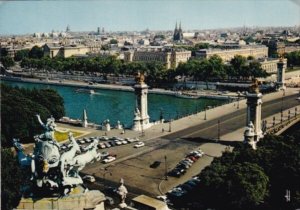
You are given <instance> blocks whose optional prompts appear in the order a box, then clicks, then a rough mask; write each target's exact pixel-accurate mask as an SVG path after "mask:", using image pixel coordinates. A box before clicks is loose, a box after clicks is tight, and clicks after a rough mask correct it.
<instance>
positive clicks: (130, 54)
mask: <svg viewBox="0 0 300 210" xmlns="http://www.w3.org/2000/svg"><path fill="white" fill-rule="evenodd" d="M191 55H192V53H191V51H187V50H174V49H163V48H153V49H151V48H148V49H137V50H134V51H127V52H124V61H125V62H132V61H145V62H147V61H159V62H162V63H164V64H165V66H166V68H167V69H170V68H176V67H177V66H178V64H179V63H185V62H187V61H188V60H189V59H190V57H191Z"/></svg>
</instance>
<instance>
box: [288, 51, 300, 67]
mask: <svg viewBox="0 0 300 210" xmlns="http://www.w3.org/2000/svg"><path fill="white" fill-rule="evenodd" d="M285 57H286V58H287V63H288V66H300V51H294V52H290V53H286V54H285Z"/></svg>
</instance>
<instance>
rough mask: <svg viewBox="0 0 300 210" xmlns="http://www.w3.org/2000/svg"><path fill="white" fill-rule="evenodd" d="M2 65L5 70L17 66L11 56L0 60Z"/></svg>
mask: <svg viewBox="0 0 300 210" xmlns="http://www.w3.org/2000/svg"><path fill="white" fill-rule="evenodd" d="M0 61H1V63H2V64H3V66H4V67H5V68H9V67H12V66H14V65H15V62H14V60H13V59H12V58H11V57H9V56H4V57H1V58H0Z"/></svg>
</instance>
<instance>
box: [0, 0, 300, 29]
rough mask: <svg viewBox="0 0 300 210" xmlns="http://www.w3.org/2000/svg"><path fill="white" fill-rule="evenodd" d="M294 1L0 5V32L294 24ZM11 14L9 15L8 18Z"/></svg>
mask: <svg viewBox="0 0 300 210" xmlns="http://www.w3.org/2000/svg"><path fill="white" fill-rule="evenodd" d="M299 5H300V4H299V1H291V0H282V1H279V0H275V1H270V0H263V1H250V0H242V1H236V0H230V1H225V0H214V1H207V0H203V1H194V0H189V1H181V0H177V1H169V0H164V1H159V0H145V1H136V0H124V1H120V0H114V1H85V2H83V1H0V34H1V35H9V34H16V35H18V34H28V33H34V32H50V31H52V30H55V31H64V30H65V29H66V26H67V25H70V28H71V30H72V31H95V30H96V28H97V27H104V28H105V30H106V31H142V30H145V29H147V28H149V29H150V30H173V29H174V26H175V23H176V21H177V22H180V21H181V23H182V27H183V30H203V29H215V28H234V27H242V26H246V27H255V26H257V27H267V26H295V25H299V22H300V10H299V7H300V6H299ZM12 14H14V15H12Z"/></svg>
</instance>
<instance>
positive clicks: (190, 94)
mask: <svg viewBox="0 0 300 210" xmlns="http://www.w3.org/2000/svg"><path fill="white" fill-rule="evenodd" d="M1 80H4V81H14V82H25V83H36V84H45V85H59V86H69V87H78V88H87V89H104V90H117V91H127V92H134V88H133V87H131V86H125V85H118V84H99V83H97V84H95V83H93V84H91V83H86V82H80V81H74V80H49V79H35V78H23V77H13V76H3V75H1ZM149 93H150V94H160V95H171V96H175V97H179V98H187V99H200V98H208V99H220V100H229V99H235V98H237V97H238V96H237V95H236V94H235V93H220V92H216V91H184V92H178V91H172V90H165V89H159V88H153V89H149Z"/></svg>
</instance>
